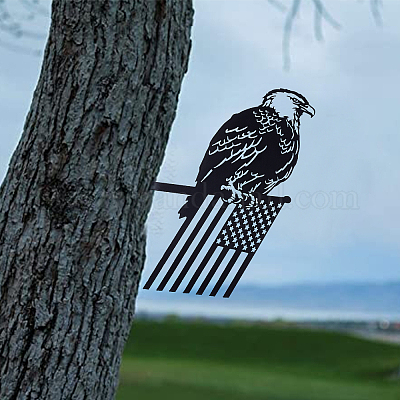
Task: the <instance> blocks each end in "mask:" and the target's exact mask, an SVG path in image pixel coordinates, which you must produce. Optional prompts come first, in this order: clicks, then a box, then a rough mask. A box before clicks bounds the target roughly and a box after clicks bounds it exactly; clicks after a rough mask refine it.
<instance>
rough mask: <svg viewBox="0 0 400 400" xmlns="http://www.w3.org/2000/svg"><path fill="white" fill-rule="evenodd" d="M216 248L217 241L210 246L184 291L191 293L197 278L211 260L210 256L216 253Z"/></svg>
mask: <svg viewBox="0 0 400 400" xmlns="http://www.w3.org/2000/svg"><path fill="white" fill-rule="evenodd" d="M216 249H217V245H216V244H215V243H213V244H212V245H211V247H210V248H209V250H208V252H207V254H206V255H205V256H204V258H203V260H202V262H201V263H200V265H199V266H198V267H197V270H196V272H195V273H194V274H193V276H192V279H191V280H190V282H189V283H188V285H187V286H186V289H185V290H184V291H183V293H190V291H191V290H192V289H193V286H194V284H195V283H196V281H197V279H199V276H200V274H201V273H202V272H203V269H204V268H205V266H206V265H207V263H208V262H209V261H210V258H211V256H212V255H213V254H214V252H215V250H216Z"/></svg>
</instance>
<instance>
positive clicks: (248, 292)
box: [139, 282, 400, 315]
mask: <svg viewBox="0 0 400 400" xmlns="http://www.w3.org/2000/svg"><path fill="white" fill-rule="evenodd" d="M224 289H226V288H224V287H222V288H221V290H220V292H219V294H218V295H217V297H215V298H210V297H209V296H207V294H208V292H207V294H206V293H205V294H204V295H203V296H196V295H195V294H183V293H168V292H157V291H155V290H150V291H147V290H141V292H140V294H139V300H141V299H143V301H146V300H148V301H153V302H154V301H162V302H173V303H179V304H183V305H185V306H186V305H189V304H194V305H198V304H202V305H204V306H205V305H207V306H208V307H212V306H213V305H215V306H216V307H217V306H220V305H224V306H229V307H231V306H232V307H234V306H235V305H238V306H239V305H240V307H242V308H243V307H258V308H260V307H262V308H265V309H278V308H279V309H291V310H316V311H318V310H323V311H331V310H332V311H346V312H360V313H388V314H389V313H390V314H396V315H397V314H398V315H400V282H390V283H380V284H371V283H365V284H362V283H332V284H297V285H284V286H256V285H243V284H239V285H238V286H237V287H236V289H235V290H234V292H233V293H232V295H231V298H230V299H223V298H222V295H223V293H224ZM153 304H154V303H153ZM139 305H140V301H139Z"/></svg>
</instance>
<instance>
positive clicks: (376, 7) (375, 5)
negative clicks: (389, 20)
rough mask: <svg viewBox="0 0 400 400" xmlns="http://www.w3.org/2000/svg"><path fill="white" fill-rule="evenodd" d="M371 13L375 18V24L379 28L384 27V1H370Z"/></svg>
mask: <svg viewBox="0 0 400 400" xmlns="http://www.w3.org/2000/svg"><path fill="white" fill-rule="evenodd" d="M370 6H371V13H372V16H373V17H374V20H375V23H376V24H377V25H378V26H382V25H383V21H382V13H381V8H382V7H383V3H382V0H370Z"/></svg>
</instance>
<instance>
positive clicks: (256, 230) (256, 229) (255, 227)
mask: <svg viewBox="0 0 400 400" xmlns="http://www.w3.org/2000/svg"><path fill="white" fill-rule="evenodd" d="M253 226H254V229H253V231H254V232H258V228H257V225H256V224H253Z"/></svg>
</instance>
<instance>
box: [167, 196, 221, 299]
mask: <svg viewBox="0 0 400 400" xmlns="http://www.w3.org/2000/svg"><path fill="white" fill-rule="evenodd" d="M228 205H229V204H228V203H225V202H224V203H223V204H222V206H221V208H220V209H219V210H218V213H217V214H216V215H215V217H214V219H213V220H212V221H211V223H210V226H209V227H208V228H207V230H206V232H205V233H204V235H203V237H202V238H201V240H200V242H199V243H198V245H197V246H196V248H195V249H194V251H193V253H192V255H191V256H190V258H189V260H188V261H187V262H186V264H185V266H184V267H183V269H182V271H181V273H180V274H179V276H178V277H177V278H176V281H175V282H174V284H173V285H172V287H171V289H170V290H169V291H170V292H176V291H177V290H178V287H179V285H180V284H181V283H182V281H183V279H184V278H185V276H186V275H187V273H188V272H189V269H190V267H191V266H192V265H193V263H194V261H195V260H196V258H197V256H198V255H199V253H200V251H201V249H202V248H203V246H204V244H205V243H206V241H207V239H208V238H209V236H210V235H211V233H212V231H213V230H214V229H215V227H216V225H217V224H218V221H219V220H220V219H221V217H222V215H223V214H224V212H225V211H226V209H227V207H228Z"/></svg>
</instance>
